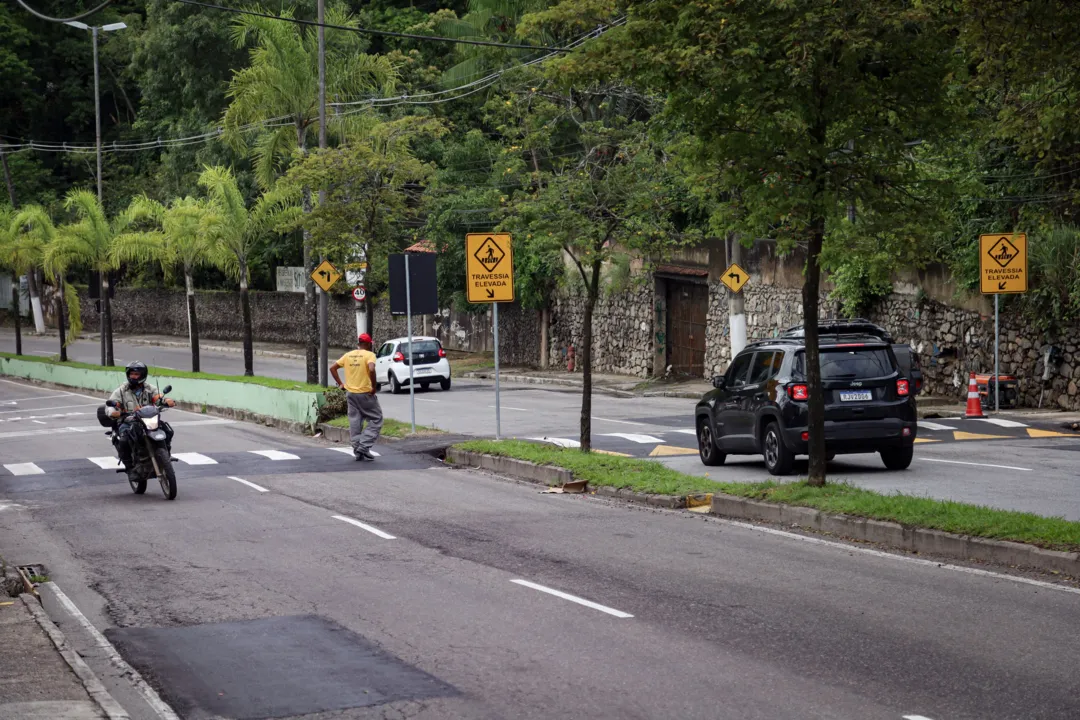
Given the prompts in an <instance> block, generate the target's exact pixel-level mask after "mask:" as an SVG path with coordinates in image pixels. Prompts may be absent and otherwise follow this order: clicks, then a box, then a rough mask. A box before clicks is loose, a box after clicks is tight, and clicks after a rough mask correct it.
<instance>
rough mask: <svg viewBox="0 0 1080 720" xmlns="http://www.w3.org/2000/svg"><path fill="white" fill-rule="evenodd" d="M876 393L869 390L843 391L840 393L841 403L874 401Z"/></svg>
mask: <svg viewBox="0 0 1080 720" xmlns="http://www.w3.org/2000/svg"><path fill="white" fill-rule="evenodd" d="M873 399H874V393H872V392H870V391H869V390H842V391H840V402H860V401H865V400H873Z"/></svg>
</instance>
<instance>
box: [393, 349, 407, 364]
mask: <svg viewBox="0 0 1080 720" xmlns="http://www.w3.org/2000/svg"><path fill="white" fill-rule="evenodd" d="M392 359H393V361H394V362H405V356H404V355H402V354H401V352H400V351H398V352H396V353H394V357H393V358H392Z"/></svg>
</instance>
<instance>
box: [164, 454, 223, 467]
mask: <svg viewBox="0 0 1080 720" xmlns="http://www.w3.org/2000/svg"><path fill="white" fill-rule="evenodd" d="M173 457H174V458H176V459H177V460H179V461H180V462H182V463H186V464H188V465H217V464H218V461H217V460H215V459H214V458H212V457H209V456H207V455H203V454H202V453H197V452H186V453H173Z"/></svg>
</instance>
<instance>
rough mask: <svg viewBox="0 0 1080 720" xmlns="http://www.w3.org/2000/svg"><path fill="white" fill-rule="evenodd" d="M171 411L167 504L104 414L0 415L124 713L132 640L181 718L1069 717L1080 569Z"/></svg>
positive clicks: (13, 394) (13, 486)
mask: <svg viewBox="0 0 1080 720" xmlns="http://www.w3.org/2000/svg"><path fill="white" fill-rule="evenodd" d="M12 402H14V403H16V404H17V406H18V407H19V408H21V409H25V410H27V411H34V412H37V409H38V408H44V407H50V408H51V410H50V412H51V413H56V414H59V413H60V412H62V411H66V412H80V413H81V412H85V411H86V409H87V408H90V409H92V406H91V405H89V404H88V403H91V402H93V399H92V398H87V397H82V396H79V395H75V394H72V395H66V396H65V395H63V394H61V393H58V392H57V391H55V390H47V389H43V388H34V387H30V386H25V385H20V384H18V383H12V382H9V381H3V382H0V403H12ZM65 408H69V409H68V410H65ZM42 412H43V411H42ZM172 420H173V422H174V424H175V425H176V428H177V440H176V447H175V450H176V451H177V452H199V453H202V454H204V455H205V456H207V457H208V458H211V459H215V460H218V464H217V465H212V464H211V465H207V464H204V465H192V464H189V463H187V462H181V463H178V465H177V474H178V478H179V488H180V491H179V496H178V498H177V500H175V501H173V502H167V501H165V500H163V499H162V498H161V497H160V495H157V494H155V488H153V487H151V488H150V489H149V490H148V491H147V493H146V495H144V496H136V495H133V494H132V493H131V491H130V490H129V489H128V487H127V485H126V483H125V482H124V481H123V479H122V478H121V477H120V476H119V475H116V474H115V473H114V472H112V471H111V470H110V469H106V468H101V467H98V466H97V465H96V464H94V463H92V462H90V461H88V460H87V458H90V457H101V456H107V455H108V454H109V449H110V448H109V446H108V443H107V439H106V438H105V437H104V436H103V435H100V434H99V428H98V427H97V426H96V422H95V421H94V419H93V417H92V416H82V415H71V416H65V417H57V418H47V419H44V420H42V421H41V422H43V423H44V424H43V425H40V426H39V425H37V424H33V425H34V427H33V428H31V429H27V428H26V424H24V423H18V424H17V425H18V427H19V429H18V430H10V431H7V430H5V431H4V432H2V433H0V461H2V463H3V464H5V465H13V464H18V465H20V466H21V467H22V468H23V469H25V468H26V467H27V464H28V463H33V464H34V466H35V467H37V468H39V469H40V470H41V472H40V473H37V472H32V473H31V474H26V473H24V474H18V475H14V474H10V473H6V474H5V473H0V508H2V509H0V553H2V554H3V555H4V556H5V557H8V558H11V559H14V561H15V562H17V563H20V564H41V565H43V566H44V568H43V570H44V572H46V573H47V574H48V575H49V577H50V579H51V581H52V583H51V584H49V585H47V586H46V587H45V588H44V590H43V595H44V597H45V605H46V609H47V610H48V611H49V612H50V614H51V615H52V616H53V617H54V619H56V620H57V621H58V623H59V624H60V626H61V628H62V629H63V630H64V632H65V633H66V634H67V635H68V637H69V640H70V641H71V642H72V643H73V644H74V645H75V647H76V649H77V650H78V651H79V652H80V653H81V654H82V655H84V657H85V659H86V660H87V662H88V663H89V664H90V666H91V667H92V668H93V669H94V671H95V672H96V673H97V674H98V675H99V677H101V678H102V680H103V682H105V684H106V686H107V687H108V688H109V689H110V691H111V692H112V693H113V694H114V695H115V696H116V697H117V699H118V700H119V701H120V702H121V703H122V704H124V705H125V707H126V708H127V709H128V711H129V712H130V713H131V715H132V717H133V718H135V720H157V719H158V718H161V717H167V716H163V715H162V714H160V713H156V712H155V710H154V709H153V705H152V704H151V703H152V702H153V697H154V696H152V695H151V696H150V697H151V699H150V700H149V701H148V700H146V697H145V696H146V694H145V693H142V692H140V691H139V690H138V689H137V688H136V687H135V686H133V685H132V683H131V680H130V677H129V676H127V675H125V672H124V669H123V666H122V665H121V666H120V667H119V668H118V667H117V664H116V662H115V661H116V660H117V659H119V661H120V662H121V663H130V664H131V665H132V666H134V667H135V669H136V670H138V671H139V672H140V673H141V674H142V676H143V677H145V679H146V681H147V682H148V683H149V685H150V686H152V687H153V688H155V689H156V690H157V692H158V693H159V694H160V697H161V698H163V700H164V702H165V703H167V704H168V705H169V706H171V707H172V708H173V709H174V710H175V711H176V713H177V714H178V716H179V717H183V718H200V719H203V718H215V717H219V718H254V717H305V718H309V719H317V720H330V718H334V719H335V720H340V719H346V718H348V719H352V718H403V717H416V718H563V717H565V718H580V717H589V718H664V719H666V718H676V717H677V718H710V719H716V718H725V719H726V718H732V719H736V718H737V719H739V720H743V719H745V718H762V719H766V718H767V719H769V720H780V719H784V718H792V719H796V718H798V719H799V720H804V719H806V718H831V719H837V718H839V719H843V718H851V719H852V720H873V719H876V718H881V719H883V720H884V719H890V720H899V719H900V718H904V717H925V718H930V719H931V720H962V719H971V720H996V719H999V718H1000V719H1005V718H1018V719H1019V718H1023V719H1025V720H1027V719H1032V718H1063V719H1064V718H1074V717H1075V710H1076V697H1077V693H1078V692H1080V674H1078V673H1076V671H1075V668H1076V667H1077V665H1078V664H1080V641H1078V640H1077V639H1076V637H1075V633H1074V632H1072V629H1073V628H1074V627H1075V626H1076V623H1077V622H1078V621H1080V593H1077V592H1075V591H1069V590H1066V589H1061V588H1057V587H1052V586H1047V585H1036V584H1030V583H1025V582H1021V581H1018V580H1016V579H1012V578H1007V577H1004V576H984V575H977V574H971V573H968V572H964V571H961V570H952V569H947V568H942V567H938V566H935V565H927V564H917V563H913V562H911V561H908V560H905V559H903V558H899V557H893V556H884V557H883V556H880V555H876V554H872V553H868V552H865V551H863V550H862V549H858V548H853V547H848V546H843V545H835V544H831V543H825V542H821V541H808V540H807V539H805V538H800V537H798V536H789V535H786V534H777V533H776V532H775V531H774V532H771V533H769V532H763V531H761V530H755V529H753V528H750V527H745V526H740V525H738V524H733V523H726V522H722V521H718V520H713V519H708V518H704V517H700V516H691V515H689V514H685V513H675V512H667V511H656V510H643V509H637V508H631V507H628V506H624V505H619V504H616V503H611V502H608V501H605V500H601V499H598V498H594V497H582V496H552V495H541V494H539V493H537V491H536V488H535V487H533V486H528V485H523V484H517V483H513V482H508V481H504V480H499V479H495V478H492V477H489V476H485V475H481V474H477V473H473V472H469V471H461V470H450V469H447V468H444V467H442V466H441V465H439V463H438V462H437V461H434V460H433V459H431V458H428V457H426V456H409V455H403V454H401V453H399V452H396V451H395V450H394V449H393V448H392V447H391V446H380V447H379V449H380V451H381V456H380V457H379V458H378V459H377V460H376V461H375V462H373V463H362V464H360V463H355V462H353V461H352V460H350V459H349V458H348V457H347V456H346V455H345V454H344V453H339V452H335V451H334V450H332V449H330V447H329V446H328V445H326V444H322V443H319V442H317V441H311V440H305V439H302V438H297V437H296V436H291V435H286V434H283V433H280V432H277V431H274V430H269V429H266V428H263V427H259V426H255V425H248V424H243V423H233V422H225V421H221V420H218V419H215V418H207V417H205V416H202V415H190V414H187V413H183V412H178V411H174V412H173V415H172ZM273 450H276V451H278V452H279V453H285V454H286V455H287V456H282V455H278V454H275V453H270V454H269V455H271V456H273V457H278V458H280V459H271V457H270V456H268V454H267V453H266V451H273ZM252 451H259V452H261V453H263V454H256V453H255V452H252ZM249 456H250V457H249ZM291 456H295V459H294V458H293V457H291ZM57 589H58V590H59V591H60V592H59V593H57V592H56V590H57ZM553 591H554V593H556V594H553ZM559 593H561V594H559ZM568 598H569V599H568ZM580 601H586V602H589V603H591V604H588V605H583V604H581V602H580ZM83 618H85V620H83ZM102 637H104V638H105V639H104V640H103V639H101V638H102ZM114 647H115V648H118V650H113V648H114ZM110 658H112V659H110Z"/></svg>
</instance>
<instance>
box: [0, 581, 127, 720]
mask: <svg viewBox="0 0 1080 720" xmlns="http://www.w3.org/2000/svg"><path fill="white" fill-rule="evenodd" d="M0 648H2V652H0V720H128V714H127V713H126V712H125V711H124V710H123V708H121V707H120V705H119V704H118V703H117V702H116V700H114V699H113V698H112V696H111V695H109V693H108V692H107V691H106V690H105V688H104V687H103V686H102V685H101V683H100V682H99V681H98V679H97V677H96V676H95V675H94V674H93V672H92V671H91V670H90V668H89V667H87V665H86V663H84V662H83V660H82V658H80V657H79V655H78V654H77V653H76V652H75V651H74V650H73V649H72V648H71V647H70V646H69V645H68V643H67V640H65V639H64V635H63V634H62V633H61V632H60V630H59V629H58V628H57V627H56V625H54V624H53V622H52V621H51V620H50V619H49V618H48V616H47V615H46V614H45V611H44V610H42V609H41V605H40V603H39V602H38V600H37V598H35V597H34V596H33V595H29V594H23V595H20V596H19V597H14V598H12V597H7V596H0Z"/></svg>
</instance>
